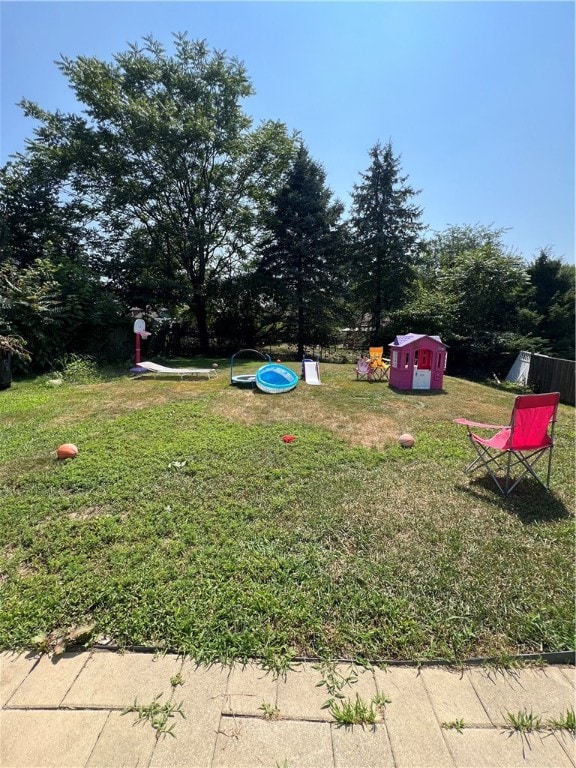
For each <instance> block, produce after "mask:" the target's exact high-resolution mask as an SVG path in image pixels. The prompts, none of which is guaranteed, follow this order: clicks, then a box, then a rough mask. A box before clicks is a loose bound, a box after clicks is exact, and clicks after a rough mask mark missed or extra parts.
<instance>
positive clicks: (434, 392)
mask: <svg viewBox="0 0 576 768" xmlns="http://www.w3.org/2000/svg"><path fill="white" fill-rule="evenodd" d="M390 389H391V390H392V392H394V394H395V395H406V396H407V397H410V396H413V397H437V396H438V395H447V394H448V391H447V390H446V389H397V388H396V387H393V386H392V385H390Z"/></svg>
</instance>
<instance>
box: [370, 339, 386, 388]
mask: <svg viewBox="0 0 576 768" xmlns="http://www.w3.org/2000/svg"><path fill="white" fill-rule="evenodd" d="M383 354H384V347H370V348H369V349H368V355H369V356H370V368H371V369H372V378H374V379H376V380H378V381H385V380H386V381H387V380H388V371H389V370H390V363H388V362H387V361H386V360H384V359H383V357H382V356H383Z"/></svg>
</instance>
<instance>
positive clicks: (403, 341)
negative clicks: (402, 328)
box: [388, 333, 443, 347]
mask: <svg viewBox="0 0 576 768" xmlns="http://www.w3.org/2000/svg"><path fill="white" fill-rule="evenodd" d="M419 339H434V341H437V342H438V343H439V344H442V343H443V341H442V339H441V338H440V336H429V335H428V334H426V333H405V334H404V335H403V336H396V338H395V339H394V341H393V342H392V344H389V345H388V346H390V347H405V346H407V345H408V344H412V343H414V342H415V341H418V340H419Z"/></svg>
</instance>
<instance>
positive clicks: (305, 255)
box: [258, 145, 344, 358]
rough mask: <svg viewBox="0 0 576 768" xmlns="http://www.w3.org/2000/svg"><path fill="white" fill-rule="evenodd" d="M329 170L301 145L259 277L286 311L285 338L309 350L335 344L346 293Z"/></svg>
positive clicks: (272, 216) (277, 202)
mask: <svg viewBox="0 0 576 768" xmlns="http://www.w3.org/2000/svg"><path fill="white" fill-rule="evenodd" d="M325 181H326V174H325V172H324V170H323V168H322V167H321V166H320V165H319V164H318V163H316V162H315V161H314V160H313V159H312V158H311V157H310V154H309V152H308V150H307V149H306V147H305V146H303V145H301V146H300V149H299V150H298V153H297V156H296V158H295V160H294V162H293V164H292V167H291V168H290V170H289V172H288V174H287V177H286V181H285V183H284V185H283V186H282V187H281V188H280V189H279V191H278V192H277V193H276V195H275V196H274V197H273V199H272V205H271V208H270V210H269V212H268V215H267V216H266V217H265V227H266V229H267V235H266V236H265V238H264V240H263V242H262V259H261V262H260V265H259V268H258V274H259V275H261V276H262V277H264V278H266V280H267V282H268V286H269V288H270V289H271V295H272V297H273V301H274V306H275V307H276V308H277V309H279V310H280V313H281V316H282V323H283V335H284V340H286V341H295V342H296V345H297V355H298V357H299V358H301V357H302V356H303V355H304V351H305V348H306V346H308V345H311V344H318V343H327V342H328V341H329V337H330V333H331V330H333V328H334V324H335V311H336V309H337V307H338V306H339V299H340V297H341V291H342V279H341V278H342V255H343V243H344V235H343V229H342V225H341V224H340V221H339V220H340V216H341V215H342V211H343V206H342V204H341V203H340V202H338V201H333V200H332V192H331V190H330V189H329V188H328V187H327V186H326V184H325Z"/></svg>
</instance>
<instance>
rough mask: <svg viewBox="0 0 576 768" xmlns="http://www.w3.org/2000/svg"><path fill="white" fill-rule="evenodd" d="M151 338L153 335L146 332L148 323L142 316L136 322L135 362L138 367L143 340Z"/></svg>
mask: <svg viewBox="0 0 576 768" xmlns="http://www.w3.org/2000/svg"><path fill="white" fill-rule="evenodd" d="M149 336H151V334H150V332H149V331H147V330H146V323H145V322H144V320H143V319H142V317H141V316H140V317H138V318H137V319H136V320H134V362H135V364H136V365H140V354H141V353H140V342H141V339H147V338H148V337H149Z"/></svg>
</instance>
